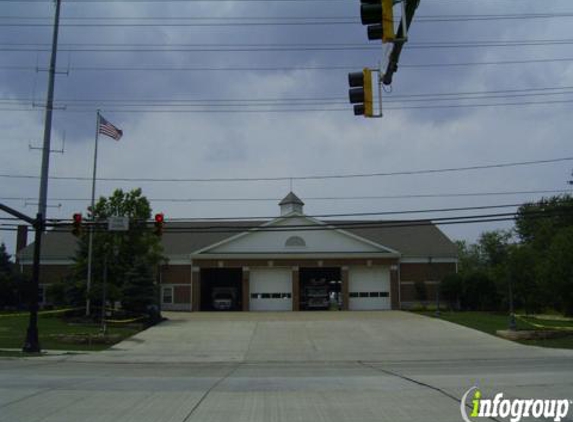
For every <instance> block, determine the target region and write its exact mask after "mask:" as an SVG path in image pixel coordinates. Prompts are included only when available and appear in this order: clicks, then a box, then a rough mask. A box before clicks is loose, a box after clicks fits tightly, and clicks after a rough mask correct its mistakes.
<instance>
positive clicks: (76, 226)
mask: <svg viewBox="0 0 573 422" xmlns="http://www.w3.org/2000/svg"><path fill="white" fill-rule="evenodd" d="M72 220H73V224H72V226H73V227H72V234H73V235H74V236H76V237H79V236H80V235H81V234H82V215H81V214H80V213H75V214H74V215H73V217H72Z"/></svg>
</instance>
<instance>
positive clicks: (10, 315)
mask: <svg viewBox="0 0 573 422" xmlns="http://www.w3.org/2000/svg"><path fill="white" fill-rule="evenodd" d="M79 309H83V308H66V309H57V310H54V311H40V312H38V315H39V316H42V315H55V314H63V313H66V312H70V311H77V310H79ZM28 315H30V312H20V313H17V314H3V315H0V318H9V317H19V316H28Z"/></svg>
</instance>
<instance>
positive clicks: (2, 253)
mask: <svg viewBox="0 0 573 422" xmlns="http://www.w3.org/2000/svg"><path fill="white" fill-rule="evenodd" d="M13 267H14V264H12V261H11V260H10V254H9V253H8V251H7V249H6V245H5V244H4V243H2V244H0V274H12V271H13Z"/></svg>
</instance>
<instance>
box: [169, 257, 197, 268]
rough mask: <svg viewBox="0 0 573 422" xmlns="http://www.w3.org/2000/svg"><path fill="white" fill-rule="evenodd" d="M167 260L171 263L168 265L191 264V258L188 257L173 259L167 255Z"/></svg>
mask: <svg viewBox="0 0 573 422" xmlns="http://www.w3.org/2000/svg"><path fill="white" fill-rule="evenodd" d="M167 260H168V262H169V264H167V265H168V266H171V265H190V264H191V258H190V257H189V258H186V259H171V258H169V256H167Z"/></svg>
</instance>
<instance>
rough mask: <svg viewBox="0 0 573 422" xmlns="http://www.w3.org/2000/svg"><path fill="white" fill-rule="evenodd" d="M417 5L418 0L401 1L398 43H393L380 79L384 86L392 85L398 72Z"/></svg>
mask: <svg viewBox="0 0 573 422" xmlns="http://www.w3.org/2000/svg"><path fill="white" fill-rule="evenodd" d="M419 5H420V0H402V22H401V23H400V26H399V27H398V33H397V38H398V39H399V40H400V42H396V43H394V47H393V48H392V52H391V53H390V57H389V59H388V65H387V66H386V72H384V78H383V79H382V82H383V83H384V85H392V78H393V76H394V73H396V72H397V71H398V60H400V54H401V53H402V48H404V43H405V41H407V39H408V35H407V34H408V28H410V24H411V23H412V19H414V13H416V9H417V8H418V6H419Z"/></svg>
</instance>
